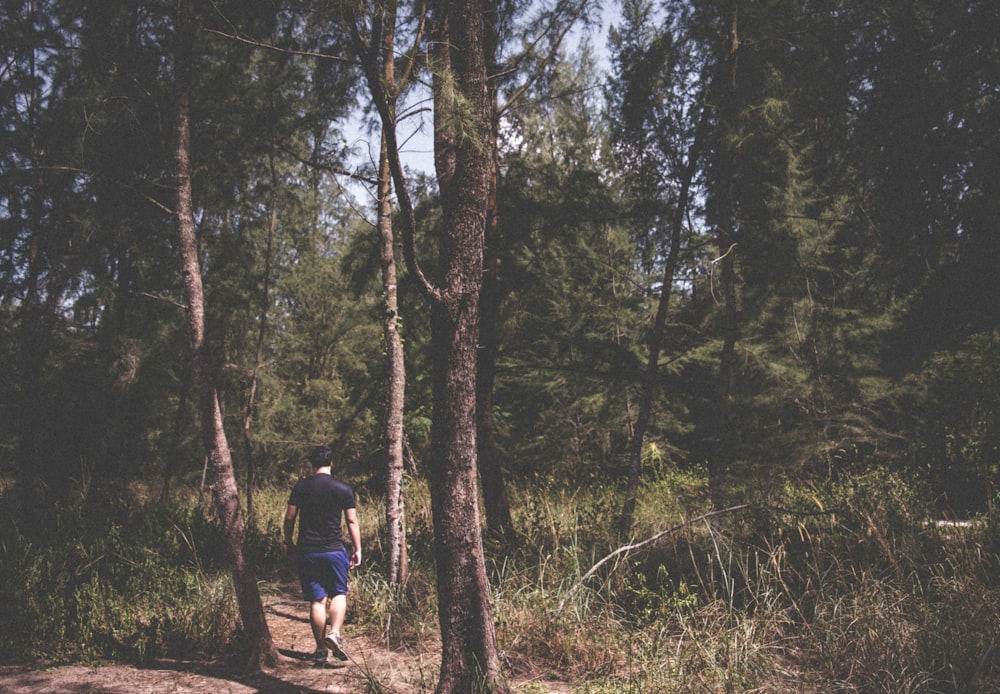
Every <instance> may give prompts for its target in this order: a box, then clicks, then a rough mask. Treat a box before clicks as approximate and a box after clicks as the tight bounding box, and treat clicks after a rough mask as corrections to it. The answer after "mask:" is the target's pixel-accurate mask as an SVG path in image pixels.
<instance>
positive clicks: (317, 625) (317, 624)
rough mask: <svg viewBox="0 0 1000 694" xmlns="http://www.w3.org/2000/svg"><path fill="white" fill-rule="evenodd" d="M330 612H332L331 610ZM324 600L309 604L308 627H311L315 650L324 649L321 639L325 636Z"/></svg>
mask: <svg viewBox="0 0 1000 694" xmlns="http://www.w3.org/2000/svg"><path fill="white" fill-rule="evenodd" d="M331 611H332V610H331ZM326 614H327V607H326V598H324V599H322V600H316V601H314V602H311V603H309V625H310V626H311V627H312V632H313V638H314V639H316V648H326V646H324V645H323V637H324V636H326Z"/></svg>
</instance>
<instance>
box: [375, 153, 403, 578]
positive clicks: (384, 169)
mask: <svg viewBox="0 0 1000 694" xmlns="http://www.w3.org/2000/svg"><path fill="white" fill-rule="evenodd" d="M391 190H392V181H391V175H390V172H389V159H388V154H387V149H386V140H385V137H384V136H383V137H382V149H381V156H380V158H379V176H378V207H379V210H378V231H379V260H380V261H381V265H382V289H383V293H384V297H385V309H384V311H385V312H384V314H383V317H382V329H383V333H384V335H385V360H386V403H385V434H384V439H385V453H386V501H385V506H386V509H385V520H386V526H387V528H388V537H387V541H388V544H389V584H390V585H392V586H403V585H405V584H406V578H407V575H408V573H409V565H408V559H407V555H406V514H405V506H404V503H403V401H404V398H405V394H406V368H405V363H404V359H405V356H404V353H403V340H402V338H401V337H400V334H399V305H398V302H397V299H396V256H395V251H394V250H393V233H392V201H391V199H390V193H391Z"/></svg>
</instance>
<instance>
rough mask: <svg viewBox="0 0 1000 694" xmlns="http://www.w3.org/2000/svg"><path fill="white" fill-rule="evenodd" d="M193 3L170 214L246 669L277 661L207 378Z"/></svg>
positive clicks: (183, 13)
mask: <svg viewBox="0 0 1000 694" xmlns="http://www.w3.org/2000/svg"><path fill="white" fill-rule="evenodd" d="M194 16H195V15H194V5H193V2H192V0H184V1H183V2H182V3H181V4H180V6H179V18H178V25H177V28H178V32H179V34H180V36H179V38H180V48H179V51H178V55H177V65H176V79H177V85H176V87H177V94H176V99H177V102H176V113H175V123H174V127H175V134H176V143H175V152H174V176H175V180H176V199H175V208H174V215H175V219H176V223H177V238H178V246H179V249H180V255H181V266H182V274H183V280H184V294H185V299H186V304H187V320H188V340H189V343H190V348H191V375H192V384H193V387H194V391H195V394H196V397H197V402H198V413H199V421H200V426H201V435H202V443H203V445H204V449H205V454H206V456H207V458H208V464H209V472H210V474H211V490H212V500H213V506H214V509H215V513H216V515H217V517H218V522H219V524H220V527H221V529H222V534H223V537H224V540H225V547H226V554H227V559H228V560H229V564H230V568H231V571H232V575H233V586H234V589H235V591H236V598H237V602H238V603H239V609H240V617H241V619H242V620H243V626H244V628H245V629H246V631H247V634H248V636H249V639H250V644H251V653H250V658H249V661H248V666H249V668H250V669H254V670H256V669H260V668H261V666H262V665H264V664H271V663H273V662H275V661H276V660H277V652H276V651H275V648H274V644H273V642H272V640H271V633H270V631H269V629H268V627H267V621H266V620H265V618H264V607H263V604H262V603H261V599H260V592H259V591H258V589H257V578H256V576H255V574H254V571H253V568H252V567H251V566H250V565H249V564H248V563H247V562H246V559H245V557H244V554H243V541H244V536H245V525H244V520H243V514H242V511H241V510H240V502H239V492H238V490H237V487H236V477H235V475H234V473H233V461H232V456H231V454H230V450H229V444H228V442H227V441H226V433H225V430H224V429H223V426H222V410H221V408H220V407H219V398H218V394H217V391H216V388H215V384H214V379H213V378H212V359H211V354H210V350H209V344H208V340H207V339H206V337H205V296H204V291H203V287H202V275H201V264H200V261H199V257H198V240H197V233H196V228H195V219H194V205H193V196H192V191H191V158H190V156H191V116H190V113H191V93H190V90H191V74H192V73H191V69H192V64H191V63H192V58H193V55H192V54H193V41H194V36H195V27H194Z"/></svg>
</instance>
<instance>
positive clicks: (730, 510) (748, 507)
mask: <svg viewBox="0 0 1000 694" xmlns="http://www.w3.org/2000/svg"><path fill="white" fill-rule="evenodd" d="M737 511H778V512H781V513H791V514H794V515H797V516H820V515H828V514H831V513H837V511H836V510H833V509H831V510H826V511H798V510H795V509H787V508H781V507H778V506H757V505H754V504H740V505H739V506H730V507H729V508H722V509H719V510H717V511H709V512H708V513H703V514H702V515H700V516H697V517H695V518H691V519H689V520H686V521H684V522H682V523H678V524H677V525H675V526H673V527H671V528H667V529H666V530H662V531H660V532H658V533H656V534H655V535H653V536H652V537H649V538H646V539H645V540H642V541H641V542H636V543H633V544H630V545H625V546H624V547H619V548H618V549H616V550H615V551H614V552H612V553H611V554H609V555H607V556H606V557H604V558H603V559H601V560H600V561H599V562H597V563H596V564H594V565H593V566H592V567H590V570H588V571H587V573H585V574H584V575H583V576H582V577H581V578H580V580H579V581H577V582H576V584H575V585H573V587H572V588H570V589H569V590H568V591H567V592H566V595H564V596H563V598H562V600H560V601H559V606H558V607H557V608H556V613H559V612H562V610H563V608H564V607H565V606H566V603H567V602H568V601H569V599H570V597H571V596H572V595H573V593H575V592H576V591H577V590H579V589H580V587H581V586H583V584H584V583H586V582H587V579H589V578H590V577H591V576H593V575H594V574H595V573H597V570H598V569H599V568H601V567H602V566H604V564H606V563H608V562H609V561H611V560H612V559H614V558H615V557H618V556H621V555H623V554H627V553H629V552H632V551H634V550H637V549H641V548H643V547H645V546H647V545H651V544H653V543H654V542H656V541H657V540H659V539H661V538H663V537H665V536H667V535H672V534H673V533H675V532H677V531H678V530H683V529H684V528H686V527H688V526H689V525H694V524H695V523H700V522H701V521H703V520H708V519H709V518H713V517H715V516H721V515H722V514H726V513H736V512H737Z"/></svg>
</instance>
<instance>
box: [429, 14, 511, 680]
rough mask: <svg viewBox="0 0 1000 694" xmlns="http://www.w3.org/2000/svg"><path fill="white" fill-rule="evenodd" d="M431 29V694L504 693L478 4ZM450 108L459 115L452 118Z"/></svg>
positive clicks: (441, 18) (486, 108)
mask: <svg viewBox="0 0 1000 694" xmlns="http://www.w3.org/2000/svg"><path fill="white" fill-rule="evenodd" d="M436 19H437V21H438V23H439V24H438V30H439V32H440V34H439V36H438V37H437V38H438V39H439V40H441V41H442V42H441V43H440V44H438V45H441V46H445V47H448V48H447V50H446V56H445V58H446V61H445V62H446V69H448V70H449V71H450V78H447V79H444V80H440V81H439V82H438V83H437V84H436V85H435V109H434V111H435V164H436V166H437V172H438V182H439V187H440V189H441V197H442V206H443V208H444V229H445V234H444V238H443V241H442V248H441V256H440V258H441V272H440V275H439V276H440V278H441V286H440V288H439V290H440V291H439V292H438V294H437V300H435V301H434V302H433V305H432V310H431V314H432V317H431V320H432V326H431V328H432V338H431V339H432V345H433V351H434V419H433V424H432V427H431V446H432V456H431V461H430V478H431V503H432V507H433V515H434V546H435V559H436V562H437V569H438V571H437V573H438V602H439V608H438V612H439V618H440V622H441V646H442V649H441V673H440V678H439V680H438V686H437V692H438V694H449V693H451V692H460V693H463V694H464V693H465V692H469V691H494V692H495V691H506V686H505V685H504V683H503V681H502V679H501V677H500V660H499V656H498V653H497V643H496V632H495V629H494V625H493V617H492V611H491V608H490V601H489V585H488V583H487V580H486V565H485V559H484V555H483V544H482V532H481V529H480V525H479V523H480V520H479V503H478V485H477V469H476V468H477V465H476V460H477V455H476V433H477V432H476V368H477V367H476V364H477V353H478V346H479V298H480V290H481V287H482V278H483V243H484V241H483V239H484V234H485V231H486V214H487V208H488V204H489V176H490V167H491V161H490V159H491V158H490V147H489V137H490V134H491V129H490V122H491V116H492V113H491V109H490V103H489V99H488V95H487V88H486V86H487V85H486V66H485V61H484V54H483V8H482V4H481V0H445V1H444V2H443V3H442V5H441V6H440V7H439V9H438V13H437V16H436ZM452 89H453V90H454V92H452V91H451V90H452ZM459 102H461V103H462V104H463V105H464V106H465V107H466V108H464V109H462V111H461V112H460V111H459V109H458V108H457V106H458V104H459ZM460 122H461V126H462V127H461V130H458V129H457V127H456V126H458V124H459V123H460ZM457 132H462V133H463V136H462V137H457V136H456V133H457Z"/></svg>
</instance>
